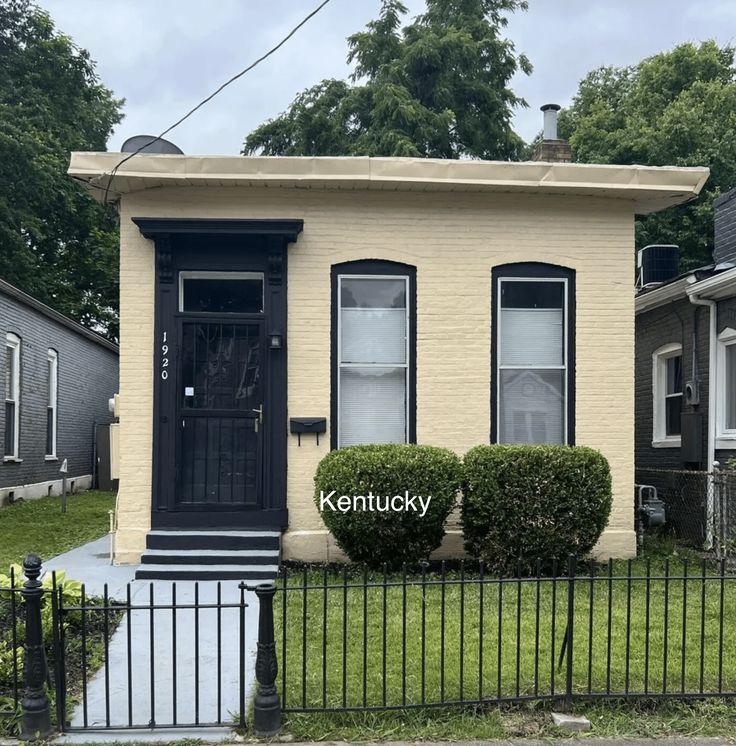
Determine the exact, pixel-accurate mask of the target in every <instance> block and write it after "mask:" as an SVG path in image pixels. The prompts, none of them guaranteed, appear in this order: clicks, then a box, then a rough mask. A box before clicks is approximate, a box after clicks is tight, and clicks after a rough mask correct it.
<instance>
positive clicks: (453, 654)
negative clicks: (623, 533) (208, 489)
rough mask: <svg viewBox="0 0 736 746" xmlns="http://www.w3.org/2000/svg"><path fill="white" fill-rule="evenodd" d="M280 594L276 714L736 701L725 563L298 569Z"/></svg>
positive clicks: (732, 594)
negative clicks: (494, 569)
mask: <svg viewBox="0 0 736 746" xmlns="http://www.w3.org/2000/svg"><path fill="white" fill-rule="evenodd" d="M621 565H623V568H622V566H621ZM278 588H279V595H278V600H279V604H278V606H277V610H276V611H277V613H276V616H277V624H278V637H279V648H280V649H279V664H280V668H281V679H280V693H281V701H282V707H283V709H284V710H285V711H287V712H313V711H346V710H391V709H401V708H417V707H435V706H447V705H455V704H467V705H470V704H481V703H502V702H523V701H529V700H534V701H539V700H558V701H562V703H566V704H567V705H570V704H571V703H572V702H573V701H574V700H579V699H587V700H593V699H604V698H610V699H619V698H626V699H634V698H647V699H660V698H664V697H667V698H674V699H688V698H702V697H713V696H724V697H725V696H734V695H736V628H734V626H733V625H731V624H727V623H726V620H727V619H729V618H733V615H734V614H735V613H736V575H732V574H729V573H728V572H727V571H726V566H725V563H724V562H721V563H718V564H716V565H708V564H706V563H703V564H702V565H700V564H698V566H693V565H692V564H691V563H688V561H687V560H685V561H683V562H679V561H678V562H674V563H673V562H671V561H669V560H666V561H663V562H662V563H656V564H652V563H651V562H637V563H636V564H634V563H631V562H629V563H628V565H627V564H626V563H615V564H614V563H608V565H606V566H603V567H601V566H596V565H595V564H590V565H588V566H584V567H582V568H581V567H579V566H578V565H577V563H576V562H575V560H570V562H569V564H568V565H567V566H565V567H563V568H559V570H558V568H556V567H555V568H552V569H551V571H550V572H546V573H545V572H542V570H541V568H539V572H537V573H536V574H535V575H533V576H531V577H523V576H521V575H517V576H514V577H499V576H492V575H489V574H487V573H485V572H484V569H483V567H482V565H481V566H478V565H475V567H474V569H473V570H472V571H471V569H470V567H469V566H463V565H461V566H460V567H459V568H457V569H455V570H453V571H450V570H449V569H448V567H447V566H445V565H444V564H443V565H442V566H441V568H440V569H439V570H438V571H437V572H429V570H428V568H427V567H424V568H422V570H421V572H420V573H418V574H414V575H412V574H410V573H408V572H407V571H406V569H405V570H404V571H403V572H400V573H394V574H391V573H387V572H383V573H368V572H364V573H363V574H362V575H360V574H359V575H352V574H350V572H349V571H348V570H347V569H346V570H344V571H343V572H342V573H339V574H335V573H333V572H330V571H327V570H325V571H324V572H321V573H314V572H310V571H307V570H305V571H304V572H300V573H296V574H290V573H287V572H284V574H283V576H282V577H281V578H280V581H279V584H278Z"/></svg>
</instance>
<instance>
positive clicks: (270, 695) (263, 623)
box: [253, 583, 281, 736]
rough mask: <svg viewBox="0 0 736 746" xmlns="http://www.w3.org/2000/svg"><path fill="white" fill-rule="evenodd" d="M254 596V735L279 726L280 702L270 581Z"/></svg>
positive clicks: (274, 730) (273, 588)
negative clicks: (256, 629) (255, 684)
mask: <svg viewBox="0 0 736 746" xmlns="http://www.w3.org/2000/svg"><path fill="white" fill-rule="evenodd" d="M255 591H256V596H257V597H258V653H257V655H256V681H257V682H258V688H257V691H256V696H255V699H254V700H253V732H254V733H255V734H256V735H257V736H273V735H276V733H278V732H279V730H280V729H281V702H280V701H279V695H278V692H277V691H276V673H277V672H278V662H277V660H276V642H275V639H274V629H273V597H274V595H275V594H276V585H275V584H274V583H262V584H261V585H258V586H256V588H255Z"/></svg>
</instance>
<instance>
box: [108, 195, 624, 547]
mask: <svg viewBox="0 0 736 746" xmlns="http://www.w3.org/2000/svg"><path fill="white" fill-rule="evenodd" d="M133 215H135V216H157V217H210V218H218V217H228V218H233V217H242V218H248V217H252V218H302V219H303V220H304V232H303V233H302V235H301V236H300V237H299V240H298V242H297V243H296V244H295V245H293V246H292V247H291V248H290V250H289V251H290V253H289V273H288V303H289V322H288V330H287V350H288V356H289V378H288V386H289V392H288V407H289V414H290V416H317V415H325V416H329V411H330V267H331V265H332V264H334V263H336V262H342V261H349V260H355V259H369V258H375V259H387V260H394V261H401V262H406V263H409V264H413V265H415V266H416V267H417V440H418V442H419V443H425V444H432V445H440V446H446V447H450V448H453V449H454V450H456V451H457V452H458V453H461V454H462V453H464V452H465V451H466V450H468V449H469V448H470V447H472V446H474V445H477V444H478V443H487V442H488V439H489V429H490V417H491V412H490V384H489V381H490V349H491V348H490V322H491V315H490V314H491V308H490V303H491V301H490V298H491V268H492V267H493V266H495V265H499V264H504V263H507V262H516V261H541V262H550V263H554V264H561V265H564V266H567V267H571V268H573V269H575V270H576V271H577V278H576V287H577V329H576V342H577V370H576V383H577V386H576V435H577V443H578V444H581V445H588V446H591V447H593V448H596V449H598V450H600V451H601V452H602V453H603V454H604V455H605V456H606V457H607V458H608V460H609V462H610V464H611V470H612V474H613V484H614V509H613V511H612V514H611V520H610V524H609V528H608V529H607V531H606V534H604V537H603V538H602V540H601V543H600V545H599V547H598V552H599V554H601V555H606V554H607V553H608V552H612V553H615V554H616V555H619V556H621V555H624V556H625V555H628V554H631V553H632V552H633V551H634V533H633V514H632V510H633V508H632V503H633V488H634V487H633V482H634V467H633V436H634V432H633V431H634V422H633V411H634V409H633V380H634V295H633V270H632V261H633V245H634V243H633V242H634V234H633V228H634V223H633V218H634V216H633V207H632V205H631V203H629V202H625V201H617V200H608V199H601V198H590V197H588V198H570V197H559V196H558V197H554V196H544V195H506V194H493V195H480V194H458V193H444V194H437V193H434V194H416V193H407V192H390V193H389V192H381V191H355V192H338V191H326V190H311V189H310V190H307V189H304V190H300V189H274V188H270V189H262V188H261V189H247V188H234V187H230V188H219V189H216V188H209V189H207V188H186V189H182V188H180V189H153V190H149V191H147V192H142V193H138V194H134V195H131V196H128V197H126V198H124V200H123V205H122V214H121V224H122V229H121V242H122V252H121V253H122V258H121V317H122V323H121V360H120V365H121V372H120V376H121V410H122V411H121V451H122V453H121V481H120V511H119V524H118V525H119V531H118V560H119V561H134V560H135V559H136V558H137V556H138V555H139V554H140V552H141V551H142V549H143V547H144V537H145V532H146V530H147V529H148V527H149V525H150V514H149V510H150V492H151V426H152V419H151V416H152V360H153V281H154V276H153V250H152V243H151V242H149V241H147V240H146V239H144V238H143V237H142V236H141V235H140V233H139V232H138V229H137V228H136V226H135V225H134V224H133V223H131V222H130V218H131V216H133ZM328 436H329V433H328ZM328 450H329V437H325V438H321V439H320V445H319V446H316V445H315V442H314V439H312V438H304V439H302V446H301V447H300V448H299V447H297V442H296V437H295V436H290V440H289V445H288V464H289V467H288V483H287V484H288V509H289V532H288V533H287V534H286V536H285V539H284V554H285V556H286V557H290V558H299V559H308V560H323V559H336V558H339V557H340V553H339V551H338V550H337V549H336V547H335V546H334V542H332V541H331V538H330V537H329V536H328V535H327V533H326V531H325V530H324V527H323V524H322V521H321V519H320V517H319V514H318V512H317V510H316V508H315V507H314V504H313V501H312V491H313V485H312V477H313V475H314V472H315V469H316V466H317V464H318V462H319V460H320V459H321V458H322V457H323V456H324V455H325V454H326V453H327V452H328ZM460 546H461V544H460V540H459V537H458V535H457V534H456V533H454V534H453V535H451V536H450V537H449V539H448V542H446V547H444V550H445V551H444V554H452V553H455V554H456V553H457V552H458V551H459V549H460Z"/></svg>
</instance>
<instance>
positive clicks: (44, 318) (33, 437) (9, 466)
mask: <svg viewBox="0 0 736 746" xmlns="http://www.w3.org/2000/svg"><path fill="white" fill-rule="evenodd" d="M0 335H2V344H3V350H4V352H3V356H2V375H3V380H4V391H5V404H4V406H3V407H2V408H0V434H2V436H3V459H2V462H0V505H2V504H4V503H7V502H12V501H13V500H18V499H21V498H23V499H32V498H36V497H42V496H44V495H49V494H59V493H60V492H61V481H62V480H61V476H62V475H61V474H60V472H59V469H60V468H61V466H62V464H63V462H64V460H66V462H67V466H68V473H67V479H68V488H69V489H71V490H75V491H76V490H80V489H86V488H89V487H90V486H91V485H92V479H93V474H94V472H95V465H94V463H93V457H94V442H95V426H96V425H99V424H103V423H109V422H111V421H112V415H111V413H110V411H109V406H108V401H109V399H110V398H111V397H112V396H113V395H114V394H115V393H116V391H117V388H118V348H117V346H116V345H114V344H112V343H111V342H108V341H107V340H106V339H104V338H103V337H101V336H100V335H99V334H95V333H94V332H92V331H90V330H89V329H86V328H85V327H83V326H81V325H80V324H77V323H76V322H74V321H72V320H71V319H68V318H66V317H65V316H62V315H61V314H60V313H57V312H56V311H54V310H53V309H51V308H49V307H48V306H46V305H44V304H43V303H40V302H39V301H37V300H35V299H34V298H32V297H30V296H29V295H26V293H23V292H21V291H20V290H18V289H17V288H15V287H13V286H12V285H10V284H8V283H7V282H4V281H2V280H0Z"/></svg>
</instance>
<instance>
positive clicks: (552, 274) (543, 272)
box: [490, 262, 576, 446]
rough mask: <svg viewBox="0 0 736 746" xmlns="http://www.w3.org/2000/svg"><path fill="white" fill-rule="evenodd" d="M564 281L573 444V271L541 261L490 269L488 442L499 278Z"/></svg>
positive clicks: (494, 439) (494, 424) (494, 427)
mask: <svg viewBox="0 0 736 746" xmlns="http://www.w3.org/2000/svg"><path fill="white" fill-rule="evenodd" d="M512 278H513V279H521V280H523V279H525V278H533V279H537V280H539V279H550V280H566V281H567V282H566V286H567V291H566V292H567V298H566V308H567V314H566V317H565V328H566V332H567V334H566V336H567V350H566V353H567V354H566V360H565V363H566V369H567V376H566V384H567V385H566V391H565V395H566V410H567V411H566V414H567V440H566V443H567V445H570V446H572V445H575V347H576V345H575V305H576V294H575V270H574V269H570V268H568V267H562V266H560V265H557V264H547V263H545V262H513V263H510V264H501V265H499V266H497V267H493V269H492V270H491V286H492V287H491V433H490V435H491V437H490V441H491V443H498V414H499V412H498V320H499V319H498V317H499V314H498V303H499V302H500V294H499V286H500V280H504V279H512Z"/></svg>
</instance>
